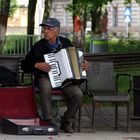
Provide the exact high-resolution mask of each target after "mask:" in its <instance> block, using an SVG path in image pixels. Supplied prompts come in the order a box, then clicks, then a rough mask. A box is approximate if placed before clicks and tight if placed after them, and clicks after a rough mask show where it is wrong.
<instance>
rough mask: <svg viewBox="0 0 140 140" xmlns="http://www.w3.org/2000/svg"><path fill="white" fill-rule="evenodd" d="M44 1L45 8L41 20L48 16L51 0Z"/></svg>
mask: <svg viewBox="0 0 140 140" xmlns="http://www.w3.org/2000/svg"><path fill="white" fill-rule="evenodd" d="M44 3H45V9H44V15H43V21H44V20H46V19H47V18H48V17H50V12H51V6H52V0H45V2H44Z"/></svg>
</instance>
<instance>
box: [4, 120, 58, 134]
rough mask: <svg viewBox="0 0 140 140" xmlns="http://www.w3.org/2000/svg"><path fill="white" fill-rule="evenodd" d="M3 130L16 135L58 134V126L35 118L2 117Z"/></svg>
mask: <svg viewBox="0 0 140 140" xmlns="http://www.w3.org/2000/svg"><path fill="white" fill-rule="evenodd" d="M1 132H2V133H6V134H15V135H57V134H58V128H57V126H56V125H54V124H50V123H47V122H44V121H42V120H40V119H39V118H34V119H6V118H2V123H1Z"/></svg>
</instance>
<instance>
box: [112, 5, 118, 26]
mask: <svg viewBox="0 0 140 140" xmlns="http://www.w3.org/2000/svg"><path fill="white" fill-rule="evenodd" d="M117 23H118V7H113V26H114V27H116V26H117Z"/></svg>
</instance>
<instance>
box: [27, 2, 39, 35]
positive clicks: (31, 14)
mask: <svg viewBox="0 0 140 140" xmlns="http://www.w3.org/2000/svg"><path fill="white" fill-rule="evenodd" d="M36 3H37V0H29V4H28V27H27V34H28V35H33V34H34V26H35V11H36Z"/></svg>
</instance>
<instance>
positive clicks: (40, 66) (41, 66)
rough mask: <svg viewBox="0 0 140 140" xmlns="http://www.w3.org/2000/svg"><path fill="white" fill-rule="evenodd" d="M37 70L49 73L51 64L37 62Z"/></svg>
mask: <svg viewBox="0 0 140 140" xmlns="http://www.w3.org/2000/svg"><path fill="white" fill-rule="evenodd" d="M35 68H36V69H39V70H42V71H44V72H49V71H50V69H51V65H49V63H46V62H37V63H35Z"/></svg>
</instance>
